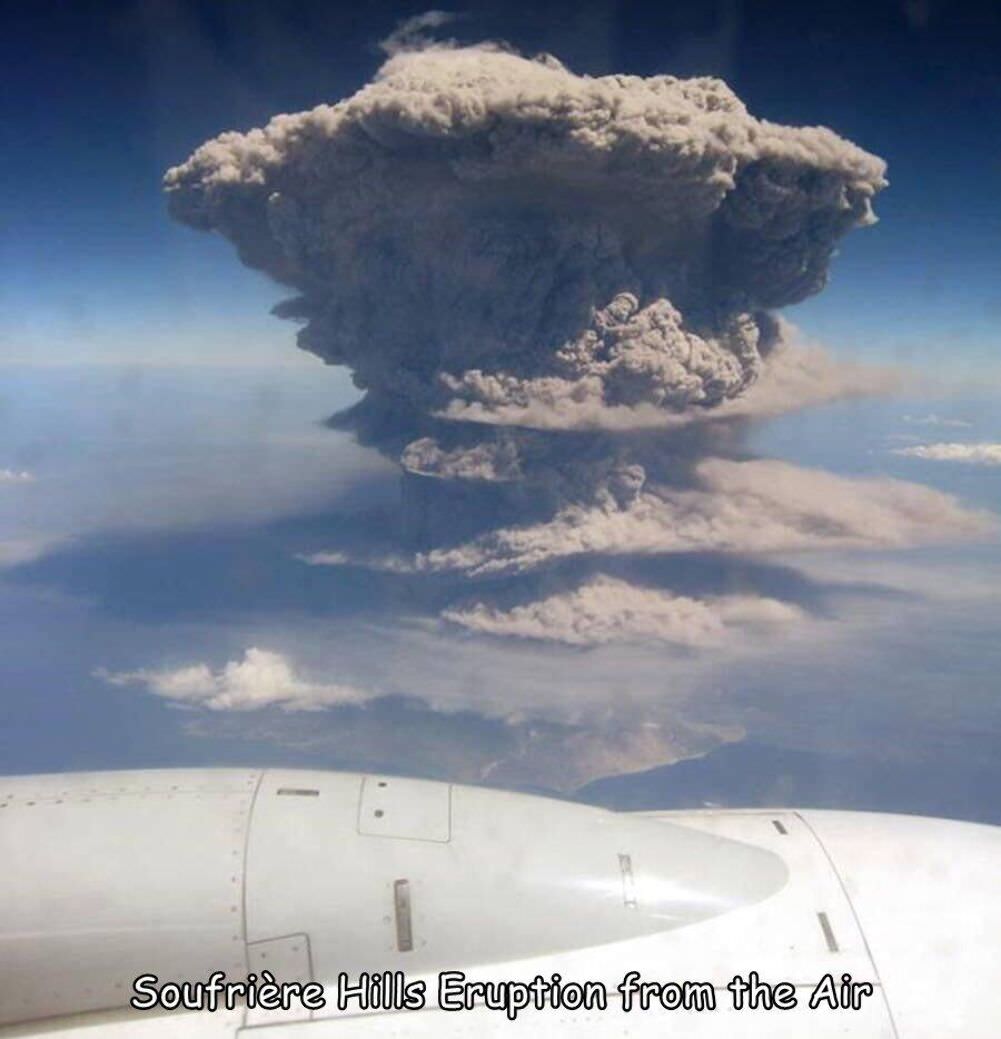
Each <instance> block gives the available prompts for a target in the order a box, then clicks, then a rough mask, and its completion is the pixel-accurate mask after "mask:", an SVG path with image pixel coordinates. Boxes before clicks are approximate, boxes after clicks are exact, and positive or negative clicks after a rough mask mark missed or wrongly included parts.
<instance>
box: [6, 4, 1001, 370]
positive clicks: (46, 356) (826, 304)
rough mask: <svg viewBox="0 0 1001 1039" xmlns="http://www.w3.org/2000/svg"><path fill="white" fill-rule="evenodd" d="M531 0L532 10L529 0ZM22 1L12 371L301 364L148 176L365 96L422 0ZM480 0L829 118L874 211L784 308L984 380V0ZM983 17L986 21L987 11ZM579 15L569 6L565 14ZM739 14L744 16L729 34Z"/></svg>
mask: <svg viewBox="0 0 1001 1039" xmlns="http://www.w3.org/2000/svg"><path fill="white" fill-rule="evenodd" d="M533 6H534V5H533ZM335 7H336V5H323V4H315V3H296V4H289V5H276V4H268V3H264V2H261V0H251V2H249V3H246V4H239V5H238V4H233V3H222V4H197V3H193V2H185V3H172V4H146V3H141V2H139V3H126V2H122V3H113V2H108V3H94V2H84V3H80V4H75V5H72V6H66V5H56V4H49V3H40V4H28V3H21V4H14V5H12V14H11V16H10V19H9V28H8V31H7V32H6V33H5V39H4V43H3V47H4V50H5V53H4V65H5V68H6V69H7V70H8V71H7V80H8V84H9V86H8V90H7V91H6V93H5V99H4V101H3V102H2V104H3V105H4V111H3V113H2V114H3V123H4V126H5V132H6V134H7V143H6V144H5V184H4V193H3V201H2V203H0V205H2V207H3V213H2V216H3V223H4V228H5V233H4V243H5V244H4V246H3V251H2V253H0V265H2V283H3V286H4V287H3V292H2V296H0V334H2V335H3V338H4V341H5V342H8V343H9V347H8V349H7V350H5V353H7V354H9V355H10V356H11V357H13V358H16V359H18V360H28V361H32V362H36V363H37V362H40V361H45V362H47V363H66V362H70V361H81V360H86V361H91V360H97V361H108V360H116V361H122V362H132V361H135V362H138V363H144V362H159V363H163V362H173V363H176V362H178V361H190V362H200V363H204V362H205V361H212V360H221V361H226V362H231V361H233V360H241V359H247V360H251V361H256V362H258V363H260V362H265V361H266V362H273V363H288V364H292V363H297V362H299V363H301V358H298V356H297V354H296V353H295V351H292V350H289V349H288V341H289V338H290V333H289V330H288V328H285V327H282V326H281V324H280V323H279V322H277V321H275V320H274V319H272V318H270V317H269V316H268V315H267V310H268V308H269V306H270V305H271V304H272V303H273V302H275V301H276V300H277V299H279V298H281V292H280V290H277V289H276V288H275V287H273V286H269V285H268V284H267V283H266V282H265V281H264V280H263V279H262V278H260V277H258V276H256V275H254V274H253V273H251V272H249V271H247V270H245V269H243V268H241V267H240V266H239V265H238V264H235V263H234V262H233V261H232V256H231V250H230V249H229V247H228V246H226V245H225V243H223V242H220V241H217V240H213V239H211V238H209V237H208V236H202V235H193V234H191V233H190V232H189V231H186V230H184V229H182V228H179V227H176V226H172V225H171V223H170V222H169V221H168V220H166V219H165V218H164V206H163V199H162V195H161V192H160V178H161V176H162V174H163V172H164V170H165V169H166V168H167V167H168V166H170V165H172V164H174V163H177V162H180V161H181V160H183V159H184V158H185V157H186V156H187V154H188V153H189V152H190V151H191V149H192V148H194V147H195V146H196V145H197V144H199V143H200V142H201V141H202V140H204V139H206V138H207V137H209V136H213V135H214V134H216V133H218V132H220V131H221V130H222V129H246V128H249V127H250V126H254V125H260V124H261V123H262V122H264V121H266V120H267V119H268V118H269V117H270V116H272V115H274V114H277V113H279V112H283V111H297V110H299V109H301V108H304V107H310V106H311V105H313V104H316V103H319V102H321V101H328V100H334V99H336V98H338V97H340V96H342V95H344V94H346V93H349V92H351V91H353V90H354V89H357V87H358V86H360V85H361V84H362V83H363V82H364V81H365V80H366V79H367V78H368V77H369V76H370V75H371V74H372V72H373V71H374V69H375V68H376V67H377V65H378V57H379V56H378V53H377V51H376V49H375V46H374V41H377V40H378V39H380V38H382V37H383V36H385V35H386V34H387V33H388V32H389V31H390V30H391V29H392V27H393V26H394V24H395V23H396V21H397V20H398V19H399V18H400V17H403V16H407V15H410V14H413V13H415V12H417V11H419V10H420V9H421V8H420V7H419V6H415V5H396V6H392V5H379V4H377V5H371V6H368V7H366V9H365V11H364V12H353V13H352V15H351V17H350V18H348V17H347V15H346V14H344V13H339V12H338V11H337V10H335ZM660 8H661V5H653V4H647V5H644V4H620V5H613V4H607V5H602V4H600V3H599V4H594V5H585V7H584V9H583V11H584V14H581V15H578V17H577V18H575V19H573V20H572V23H569V24H568V20H567V19H564V18H562V17H560V15H561V10H562V9H561V8H560V7H559V6H558V5H556V6H553V7H552V8H547V7H546V6H545V5H543V6H542V7H541V8H539V9H538V10H537V11H535V12H534V13H533V14H531V15H530V14H528V13H526V12H524V11H521V12H519V11H518V10H517V9H516V8H512V7H510V5H496V4H494V5H491V4H474V5H472V6H471V7H469V8H466V10H468V11H469V16H468V17H467V18H465V19H463V20H462V21H461V22H460V23H459V25H458V26H457V27H456V28H455V30H454V31H455V33H456V34H457V35H459V36H460V37H463V38H469V39H479V38H483V37H484V36H486V37H500V38H504V39H507V40H510V41H511V42H513V43H514V44H515V45H518V46H521V47H522V48H523V49H525V50H527V51H529V52H532V51H535V50H539V49H549V50H552V51H553V52H554V53H559V54H560V55H561V56H563V58H564V60H566V61H567V62H568V63H569V64H570V65H571V67H573V68H574V69H575V70H576V71H580V72H595V73H601V72H605V71H608V70H609V69H610V68H614V69H615V70H616V71H626V72H635V73H638V74H649V73H653V72H662V71H671V72H677V73H678V74H693V73H722V74H724V75H725V76H726V77H727V78H728V80H729V81H730V83H731V85H732V86H734V88H735V89H736V90H737V92H738V93H739V94H740V95H741V97H742V98H743V99H744V100H745V101H746V103H747V104H748V106H749V108H750V109H751V111H752V112H754V113H755V114H757V115H760V116H763V117H765V118H770V119H774V120H776V121H780V122H787V123H802V124H804V125H809V124H814V123H821V124H825V125H829V126H832V127H833V128H834V129H836V130H838V131H839V132H841V133H843V134H845V135H846V136H848V137H849V138H851V139H853V140H855V141H857V142H858V143H860V144H861V145H863V147H866V148H868V149H869V150H871V151H874V152H876V153H877V154H879V155H881V156H883V157H884V158H886V159H887V160H888V162H889V170H890V180H891V188H890V190H888V191H886V192H884V194H883V195H882V196H881V197H880V199H879V202H878V211H879V213H880V216H881V218H882V222H881V223H880V224H879V225H878V226H876V227H875V228H872V229H870V230H868V231H867V232H866V233H864V234H862V233H859V234H856V235H854V236H852V238H851V239H850V240H849V241H848V242H846V243H845V245H844V247H843V251H842V256H841V257H840V259H839V260H838V262H837V263H836V265H835V267H834V272H833V278H832V282H831V285H830V286H829V288H828V290H827V291H826V292H825V293H824V294H822V295H821V296H819V297H817V298H816V299H814V300H811V301H808V302H807V303H805V304H803V305H801V306H800V307H797V308H794V310H793V311H791V312H790V315H789V316H790V317H792V318H793V319H794V320H796V321H798V322H799V323H801V324H802V325H803V326H804V328H805V329H806V331H808V332H809V333H811V334H814V335H816V336H818V337H820V338H822V339H824V340H825V341H828V342H831V343H834V344H836V345H838V346H840V347H841V348H843V349H846V350H851V351H853V352H858V353H860V354H864V355H867V356H874V355H878V356H880V357H888V358H894V359H901V360H906V361H909V362H911V363H913V364H915V365H917V366H920V367H922V368H924V369H926V370H930V371H932V372H933V373H935V375H936V377H937V376H938V375H939V374H941V372H942V369H943V368H944V369H946V374H947V375H948V376H950V377H957V378H960V379H962V378H969V377H973V378H975V379H976V380H977V381H978V382H979V381H982V379H983V378H984V377H985V376H986V377H988V378H990V379H992V380H996V379H997V375H998V361H997V352H996V349H995V346H996V339H995V336H994V331H993V330H994V327H995V326H996V323H997V320H998V317H999V316H1001V289H999V285H1001V255H999V251H998V249H997V247H996V243H997V241H998V238H999V234H1001V212H999V210H998V207H997V205H996V198H997V193H998V189H999V186H1001V185H999V181H1001V144H999V143H998V137H997V134H996V133H991V131H990V127H991V123H992V118H994V117H993V116H992V113H994V112H996V106H997V103H998V100H999V97H998V95H999V93H1001V86H999V83H998V78H997V74H996V70H995V64H996V62H995V57H996V43H997V41H998V39H999V35H1001V30H999V27H998V19H997V15H996V12H995V13H994V14H992V13H991V12H990V11H988V10H987V9H986V8H985V7H984V5H973V4H950V5H946V4H929V5H928V6H927V20H926V21H925V20H924V18H923V16H922V15H920V14H914V13H913V12H914V11H921V10H924V8H923V6H922V5H916V6H915V7H914V8H913V11H912V12H911V15H910V18H908V14H907V12H908V10H911V9H910V8H909V7H908V6H907V5H904V4H900V5H894V4H865V5H863V4H858V5H854V7H853V13H852V16H851V17H847V16H846V15H845V13H844V10H845V9H844V7H843V5H819V6H818V5H810V6H809V8H808V9H807V8H802V9H797V5H792V4H789V5H786V4H747V5H726V4H721V5H719V7H718V8H716V7H714V5H712V4H705V5H702V4H699V5H691V6H686V5H684V4H682V5H671V8H672V9H673V13H672V12H671V11H667V12H665V11H663V10H661V9H660ZM981 8H983V9H981ZM575 9H576V8H575ZM731 10H732V11H734V12H736V13H735V16H734V17H735V18H736V21H735V23H734V25H735V29H734V30H731V29H730V28H729V26H730V21H729V19H730V18H731V15H729V14H728V13H727V12H728V11H731Z"/></svg>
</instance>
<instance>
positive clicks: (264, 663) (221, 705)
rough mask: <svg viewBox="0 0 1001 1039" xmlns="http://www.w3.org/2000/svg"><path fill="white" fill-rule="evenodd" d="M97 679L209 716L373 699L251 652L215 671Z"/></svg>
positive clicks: (202, 667)
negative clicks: (201, 710)
mask: <svg viewBox="0 0 1001 1039" xmlns="http://www.w3.org/2000/svg"><path fill="white" fill-rule="evenodd" d="M96 675H97V677H99V678H102V679H103V680H104V681H106V682H108V683H109V684H111V685H116V686H129V685H138V686H141V687H143V688H145V690H146V691H147V692H149V693H152V694H153V695H154V696H160V697H163V698H164V699H166V700H173V701H175V702H177V703H183V704H188V705H190V706H193V707H206V708H208V709H209V710H212V711H253V710H259V709H260V708H263V707H280V708H281V709H282V710H283V711H316V710H322V709H323V708H327V707H338V706H343V705H345V704H359V703H364V702H365V701H366V700H369V699H371V698H372V695H373V694H371V693H368V692H365V691H363V690H361V689H357V688H355V687H354V686H350V685H340V684H336V683H334V684H331V683H323V682H311V681H308V680H306V679H304V678H302V677H300V676H299V675H298V674H297V673H296V671H295V668H294V667H293V665H292V662H291V661H290V660H288V658H287V657H285V656H283V655H282V654H281V653H275V652H272V651H270V650H266V649H258V648H256V647H253V646H252V647H251V648H249V649H248V650H247V651H246V652H245V653H244V655H243V659H242V660H231V661H229V662H228V663H227V664H225V665H224V666H223V667H222V668H220V669H219V670H217V671H213V670H212V668H211V667H209V665H208V664H204V663H199V664H189V665H187V666H185V667H180V668H175V669H168V670H162V671H157V670H147V669H141V670H139V671H119V672H113V671H106V670H103V669H102V670H99V671H97V672H96Z"/></svg>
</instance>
